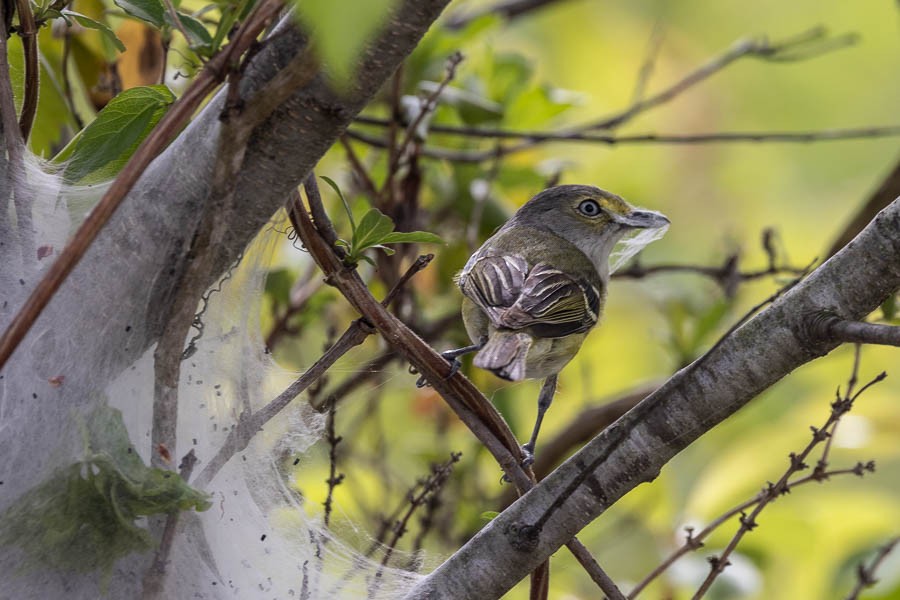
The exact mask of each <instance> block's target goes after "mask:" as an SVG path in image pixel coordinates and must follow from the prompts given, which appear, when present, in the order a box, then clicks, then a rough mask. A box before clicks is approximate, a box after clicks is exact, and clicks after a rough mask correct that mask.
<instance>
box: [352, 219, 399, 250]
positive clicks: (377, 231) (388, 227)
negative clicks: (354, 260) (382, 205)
mask: <svg viewBox="0 0 900 600" xmlns="http://www.w3.org/2000/svg"><path fill="white" fill-rule="evenodd" d="M393 230H394V222H393V221H391V218H390V217H389V216H387V215H386V214H384V213H382V212H381V211H380V210H378V209H377V208H371V209H369V211H368V212H367V213H366V214H365V215H363V218H362V219H361V220H360V221H359V225H357V226H356V235H354V236H353V248H354V250H356V251H357V252H361V251H363V250H365V249H366V248H371V247H372V246H375V245H377V244H380V243H381V242H382V240H383V239H384V236H386V235H387V234H389V233H391V232H392V231H393Z"/></svg>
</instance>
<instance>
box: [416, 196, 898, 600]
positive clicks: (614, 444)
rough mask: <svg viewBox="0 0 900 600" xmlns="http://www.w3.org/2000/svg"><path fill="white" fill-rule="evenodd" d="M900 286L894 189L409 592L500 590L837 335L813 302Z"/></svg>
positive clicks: (460, 594) (848, 304)
mask: <svg viewBox="0 0 900 600" xmlns="http://www.w3.org/2000/svg"><path fill="white" fill-rule="evenodd" d="M898 287H900V199H897V200H895V201H894V202H893V203H892V204H891V205H890V206H888V207H887V208H885V209H884V210H883V211H882V212H881V213H879V215H878V216H877V217H876V218H875V219H874V220H873V221H872V222H871V223H870V224H869V225H868V227H866V229H865V230H864V231H863V232H862V233H860V234H859V236H857V237H856V239H854V240H853V241H852V242H851V243H850V244H849V245H847V246H846V247H845V248H844V249H843V250H842V251H840V252H839V253H838V254H836V255H835V256H834V257H832V258H831V259H830V260H828V262H826V263H825V264H824V265H822V266H821V267H819V268H818V269H816V271H815V272H813V273H812V274H811V275H810V276H809V277H808V278H807V279H806V280H804V281H803V282H801V283H800V284H798V285H797V286H796V287H795V288H794V289H792V290H791V291H789V292H788V293H787V294H785V295H784V296H783V297H782V298H781V299H780V300H778V301H776V302H775V303H774V304H773V305H772V306H771V307H769V308H768V309H766V310H764V311H763V312H761V313H760V314H759V315H757V316H756V317H755V318H753V319H752V320H751V321H749V322H748V323H746V324H745V325H744V326H742V327H741V328H740V329H738V330H737V331H736V332H735V333H734V334H733V335H732V336H730V337H729V338H728V339H726V340H725V341H724V343H722V344H721V345H720V346H718V347H717V348H715V349H714V350H713V351H712V352H710V353H709V354H708V355H707V356H705V357H704V358H701V359H699V360H698V361H696V362H695V363H694V364H692V365H690V366H688V367H686V368H684V369H682V370H681V371H679V372H678V373H676V374H675V375H674V376H673V377H672V378H671V379H670V380H669V381H668V382H666V384H665V385H663V386H662V387H661V388H660V389H659V390H658V391H656V392H654V393H653V394H651V395H650V396H648V397H647V398H646V399H644V401H642V402H641V403H640V404H639V405H637V406H636V407H635V408H634V409H633V410H631V411H630V412H628V413H627V414H625V415H624V416H623V417H622V418H621V419H619V420H618V421H617V422H616V423H615V424H613V425H612V426H610V427H609V428H607V429H606V430H604V431H603V432H602V433H601V434H600V435H598V436H597V437H595V438H594V439H593V440H592V441H591V442H590V443H588V445H586V446H585V447H584V448H583V449H582V450H581V451H579V452H578V453H577V454H575V455H574V456H572V457H571V458H570V459H569V460H568V461H566V462H565V463H564V464H563V465H562V466H561V467H559V468H558V469H557V470H556V471H554V472H553V473H552V474H550V475H549V476H548V477H547V478H546V479H545V480H544V481H542V482H541V483H540V484H539V485H538V486H537V487H535V488H534V489H533V490H532V491H530V492H529V493H528V494H526V495H525V496H523V497H522V498H520V499H519V500H518V501H517V502H515V503H514V504H513V505H512V506H510V507H509V508H508V509H506V511H504V512H503V513H501V514H500V515H499V516H498V517H497V518H495V519H494V520H492V521H491V522H490V524H489V525H488V526H486V527H485V528H484V529H483V530H481V531H480V532H479V533H478V534H477V535H476V536H475V537H474V538H472V539H471V540H470V541H469V542H468V543H467V544H466V545H465V546H463V547H462V548H461V549H460V550H459V551H457V552H456V553H455V554H454V555H453V556H452V557H450V558H449V559H448V560H447V561H446V562H444V564H442V565H441V566H440V567H438V569H437V570H435V571H434V572H433V573H431V575H429V576H428V577H427V578H425V579H424V580H423V581H422V582H421V583H420V584H419V585H418V586H416V587H415V588H414V589H413V590H412V591H411V592H410V593H409V595H408V596H407V598H409V599H417V600H421V599H425V598H427V599H439V598H448V599H450V598H452V599H454V600H461V599H465V598H471V599H473V600H487V599H490V598H499V597H500V596H502V595H503V593H505V592H506V591H507V590H509V589H510V588H512V586H513V585H515V584H516V583H517V582H518V581H519V580H521V579H522V578H523V577H525V576H527V575H528V573H529V572H531V570H533V569H534V568H535V567H537V566H538V565H539V564H541V563H542V562H543V561H544V560H546V559H547V558H548V557H549V556H550V555H551V554H553V553H554V552H555V551H556V550H557V549H559V547H560V546H562V545H563V544H565V543H566V542H567V541H568V540H569V539H571V538H572V536H574V535H575V534H576V533H578V531H580V530H581V529H582V528H584V527H585V526H586V525H587V524H589V523H590V522H591V521H593V520H594V519H596V518H597V517H598V516H599V515H601V514H602V513H603V512H604V511H605V510H606V509H607V508H609V507H610V506H612V504H614V503H615V502H616V501H617V500H618V499H619V498H621V497H622V496H623V495H625V494H626V493H627V492H629V491H630V490H632V489H633V488H635V487H636V486H637V485H639V484H641V483H644V482H648V481H652V480H653V479H654V478H655V477H656V476H657V475H658V474H659V471H660V469H661V468H662V467H663V466H664V465H665V464H666V463H667V462H668V461H669V460H670V459H671V458H672V457H673V456H675V455H676V454H677V453H678V452H679V451H681V450H682V449H684V448H686V447H687V446H688V445H689V444H691V443H692V442H693V441H694V440H696V439H697V438H699V437H700V436H701V435H703V434H704V433H705V432H707V431H709V430H710V429H711V428H712V427H713V426H715V425H716V424H717V423H720V422H721V421H723V420H724V419H725V418H727V417H728V416H729V415H731V414H733V413H734V412H735V411H737V410H738V409H740V408H741V407H742V406H744V405H745V404H747V403H748V402H749V401H750V400H752V399H753V398H754V397H756V396H758V395H759V394H760V393H761V392H763V391H765V390H766V389H767V388H769V387H770V386H771V385H773V384H774V383H775V382H777V381H778V380H779V379H781V378H782V377H784V376H785V375H787V374H788V373H790V372H791V371H793V370H794V369H796V368H797V367H799V366H800V365H802V364H804V363H806V362H809V361H811V360H813V359H815V358H818V357H820V356H823V355H825V354H827V353H828V352H830V351H831V350H832V349H833V348H834V347H836V346H837V343H835V342H833V341H830V340H829V339H828V338H827V332H821V333H820V332H819V331H818V329H817V328H816V327H815V322H816V320H817V319H815V318H813V316H814V315H819V314H821V313H822V311H827V312H830V313H834V314H835V315H837V316H838V317H842V318H845V319H851V320H855V319H860V318H862V317H864V316H866V315H867V314H869V313H870V312H871V311H872V310H874V309H875V308H876V307H877V306H878V305H879V304H881V303H882V302H883V301H884V300H885V299H886V298H887V297H888V296H889V295H890V294H892V293H894V292H895V291H896V290H897V289H898Z"/></svg>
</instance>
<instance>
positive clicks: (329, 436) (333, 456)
mask: <svg viewBox="0 0 900 600" xmlns="http://www.w3.org/2000/svg"><path fill="white" fill-rule="evenodd" d="M336 411H337V406H336V405H335V403H334V402H329V403H328V418H327V419H326V420H325V441H327V442H328V464H329V468H328V479H326V480H325V483H327V484H328V494H327V495H326V496H325V501H324V502H323V503H322V505H323V506H324V507H325V517H324V520H323V523H324V525H325V528H326V529H327V528H328V523H329V522H330V521H331V503H332V501H333V498H334V488H336V487H337V486H339V485H340V484H341V483H342V482H343V481H344V474H343V473H338V472H337V447H338V444H340V443H341V441H343V439H344V438H342V437H341V436H337V435H335V433H334V415H335V412H336ZM325 541H326V540H325V538H324V537H323V538H322V545H323V546H324V545H325Z"/></svg>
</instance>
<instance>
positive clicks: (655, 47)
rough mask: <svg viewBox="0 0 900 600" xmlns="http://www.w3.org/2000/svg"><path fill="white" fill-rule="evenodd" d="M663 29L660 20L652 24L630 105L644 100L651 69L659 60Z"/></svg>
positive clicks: (651, 73) (651, 72)
mask: <svg viewBox="0 0 900 600" xmlns="http://www.w3.org/2000/svg"><path fill="white" fill-rule="evenodd" d="M664 31H665V28H664V27H663V24H662V19H657V20H656V22H655V23H654V24H653V29H652V31H651V32H650V40H649V41H648V42H647V52H646V54H645V56H644V62H643V63H642V64H641V68H640V69H639V70H638V75H637V80H636V81H635V84H634V93H633V94H632V96H631V105H632V106H634V105H636V104H639V103H640V102H641V101H642V100H643V99H644V92H645V91H646V89H647V83H648V82H649V81H650V77H651V76H652V75H653V69H654V67H656V61H657V59H658V58H659V50H660V48H662V42H663V38H664V37H665V36H664V35H663V33H664Z"/></svg>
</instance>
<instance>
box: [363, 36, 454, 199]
mask: <svg viewBox="0 0 900 600" xmlns="http://www.w3.org/2000/svg"><path fill="white" fill-rule="evenodd" d="M462 60H463V55H462V53H461V52H454V53H453V54H451V55H450V57H449V58H448V59H447V69H446V73H445V75H444V78H443V79H442V80H441V82H440V83H439V84H438V86H437V88H436V89H435V90H434V91H433V92H432V93H431V94H429V95H428V97H427V98H425V100H424V101H423V102H422V105H421V106H420V107H419V112H418V113H417V114H416V115H415V117H414V118H413V120H412V122H410V124H409V125H407V127H406V132H405V135H404V136H403V140H402V141H401V142H400V144H399V145H398V146H397V147H396V148H394V147H393V145H392V144H391V145H389V146H388V148H392V150H391V153H390V160H389V162H388V169H387V178H386V179H385V182H384V185H383V186H382V187H381V192H380V194H379V195H380V196H382V197H383V196H385V195H386V194H387V193H389V191H390V189H391V186H392V185H393V181H394V177H395V176H396V174H397V170H398V169H399V167H400V161H401V160H403V157H404V156H405V155H406V150H407V148H409V145H410V144H411V143H412V142H413V140H414V139H416V136H417V133H416V129H418V127H419V125H421V124H422V122H423V121H424V120H425V118H426V117H428V115H429V114H430V113H431V112H432V111H434V109H435V107H436V106H437V103H438V100H440V97H441V94H442V93H443V92H444V89H445V88H446V87H447V86H448V85H449V84H450V82H451V81H453V78H454V77H455V76H456V68H457V67H458V66H459V63H461V62H462ZM392 122H393V120H392Z"/></svg>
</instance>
